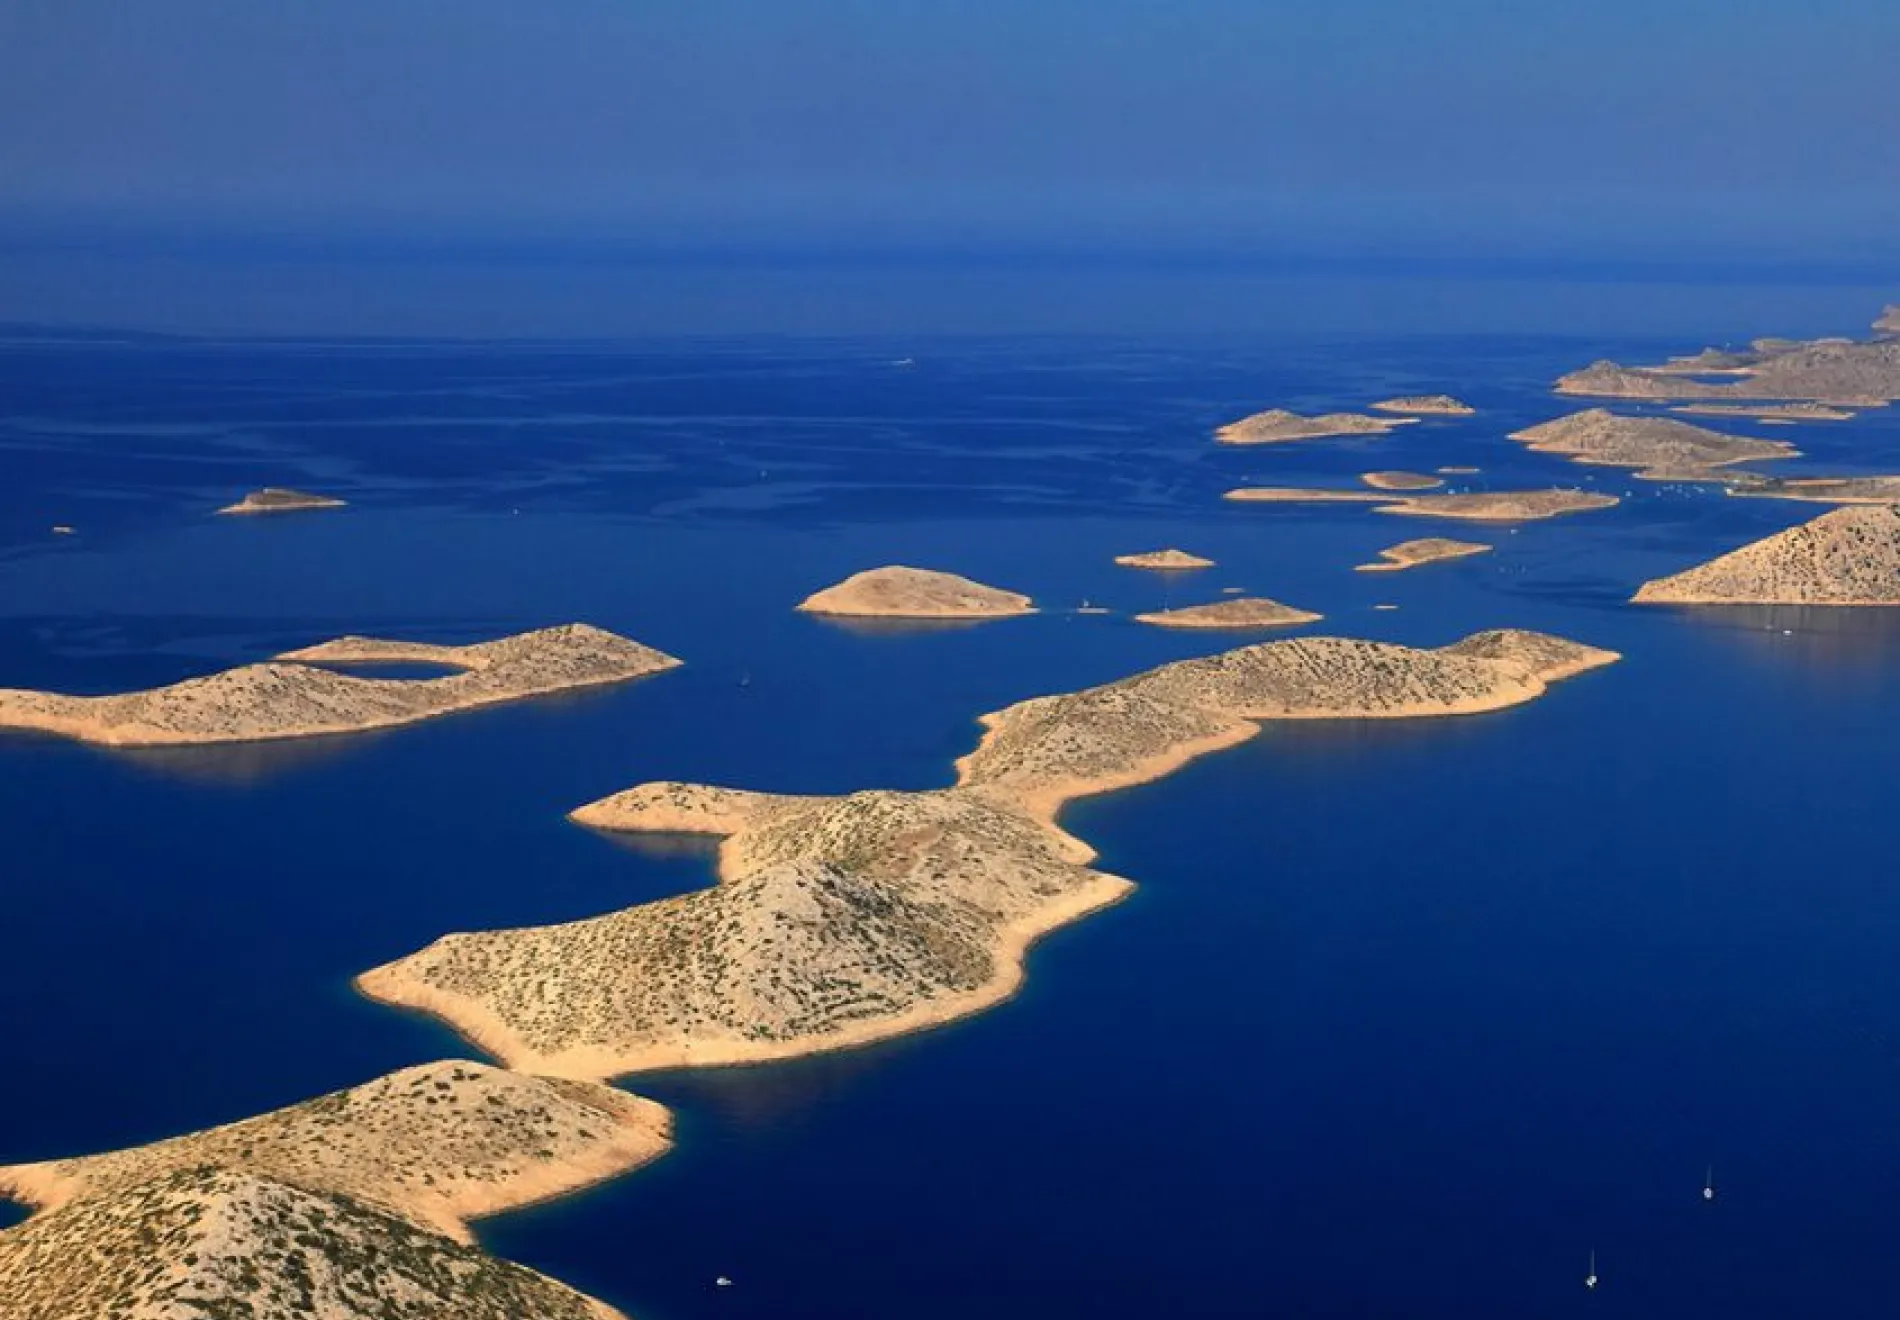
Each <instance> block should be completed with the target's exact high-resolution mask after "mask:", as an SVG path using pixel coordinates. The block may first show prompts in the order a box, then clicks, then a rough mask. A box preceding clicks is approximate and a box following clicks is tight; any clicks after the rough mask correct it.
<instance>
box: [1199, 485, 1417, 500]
mask: <svg viewBox="0 0 1900 1320" xmlns="http://www.w3.org/2000/svg"><path fill="white" fill-rule="evenodd" d="M1221 498H1222V499H1224V500H1231V501H1233V502H1234V503H1236V504H1390V503H1392V502H1393V501H1394V500H1395V499H1399V498H1403V497H1401V496H1393V495H1375V494H1373V493H1372V492H1371V491H1365V490H1330V489H1327V488H1326V487H1322V486H1241V487H1239V488H1238V489H1235V490H1230V491H1227V492H1226V493H1225V494H1223V495H1222V496H1221Z"/></svg>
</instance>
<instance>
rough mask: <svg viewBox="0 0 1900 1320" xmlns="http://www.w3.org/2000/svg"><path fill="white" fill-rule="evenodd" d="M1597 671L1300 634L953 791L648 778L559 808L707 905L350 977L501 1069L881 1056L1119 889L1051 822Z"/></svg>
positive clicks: (1113, 711)
mask: <svg viewBox="0 0 1900 1320" xmlns="http://www.w3.org/2000/svg"><path fill="white" fill-rule="evenodd" d="M1616 658H1617V657H1616V656H1615V654H1614V653H1612V652H1608V651H1602V650H1598V649H1596V648H1594V647H1589V646H1583V645H1579V644H1577V643H1574V642H1568V641H1565V640H1563V639H1561V638H1556V637H1549V636H1545V635H1542V634H1538V633H1528V632H1515V631H1505V632H1493V633H1480V634H1477V635H1476V636H1473V637H1468V638H1466V639H1465V640H1464V641H1462V642H1458V643H1455V644H1453V645H1450V646H1445V647H1440V648H1438V649H1436V650H1418V649H1413V648H1409V647H1404V646H1395V645H1391V644H1387V643H1381V642H1367V641H1355V640H1351V639H1347V638H1339V637H1312V638H1302V639H1297V640H1291V641H1281V642H1271V643H1262V644H1259V645H1255V646H1248V647H1242V648H1240V649H1238V650H1233V651H1227V652H1225V653H1221V654H1217V655H1212V656H1208V657H1205V658H1202V659H1194V660H1183V661H1178V662H1176V663H1173V664H1168V665H1163V666H1162V667H1160V668H1158V669H1153V670H1149V671H1148V672H1146V673H1142V674H1137V675H1135V676H1134V677H1132V678H1127V679H1123V680H1120V681H1118V682H1114V683H1109V684H1105V685H1103V686H1101V687H1095V688H1088V689H1085V690H1083V691H1080V692H1070V693H1064V694H1060V695H1056V696H1049V697H1039V698H1035V699H1033V700H1030V701H1024V702H1020V703H1018V704H1017V705H1014V706H1011V707H1009V708H1007V709H1005V710H1002V711H999V712H997V713H995V714H993V715H988V716H985V717H984V718H983V721H982V724H983V726H984V729H985V733H984V736H983V739H982V741H981V743H980V744H979V745H978V747H977V748H976V750H975V751H973V752H971V753H970V754H969V755H968V756H965V757H964V758H963V759H962V760H961V761H959V762H958V763H957V779H956V784H955V786H953V787H951V788H947V789H940V790H934V791H925V792H897V791H870V792H862V793H853V794H850V795H847V796H844V797H791V796H783V795H778V794H769V793H753V792H745V791H740V790H735V789H729V788H720V787H712V786H707V785H696V784H679V783H657V784H645V785H641V786H640V787H637V788H632V789H628V790H627V791H625V792H622V793H616V794H614V795H613V796H611V797H607V798H603V799H601V800H600V801H598V802H594V803H591V804H589V805H588V806H584V807H581V808H580V809H578V810H577V811H575V812H574V819H575V820H576V821H577V822H579V823H580V824H583V825H587V826H590V827H593V828H596V829H602V830H626V831H659V832H666V833H680V832H684V833H693V834H707V835H716V836H721V837H723V838H724V842H723V843H722V844H721V846H720V851H719V864H718V876H719V883H718V884H716V885H714V886H713V887H711V888H708V889H702V890H698V891H695V892H693V893H688V894H683V895H680V896H679V897H676V898H667V899H661V900H659V901H657V902H652V903H644V904H640V905H639V906H636V907H630V908H626V909H624V910H622V911H619V912H614V913H610V914H608V915H606V916H601V917H594V918H589V919H586V920H582V921H574V922H568V923H565V924H562V925H555V926H537V927H527V928H523V929H517V930H499V931H487V932H479V933H471V934H459V935H449V936H445V937H443V938H442V939H440V940H437V941H436V942H435V943H434V944H431V945H430V946H429V947H427V948H426V949H423V950H421V951H420V952H418V953H415V954H412V955H410V956H409V957H406V958H402V959H399V960H398V961H396V962H393V963H389V964H387V965H385V966H382V967H379V968H376V969H375V970H373V971H370V972H366V973H365V974H364V975H363V976H361V977H360V978H359V979H358V985H359V987H360V988H361V989H362V990H363V992H364V993H366V994H368V995H369V996H371V997H372V998H375V999H379V1000H382V1001H384V1002H386V1003H391V1004H396V1005H401V1006H404V1007H408V1008H414V1009H419V1010H421V1011H424V1012H427V1013H431V1014H434V1015H435V1016H437V1017H439V1018H441V1019H442V1020H444V1021H445V1022H447V1023H449V1024H450V1025H451V1026H453V1027H454V1028H456V1029H457V1030H458V1031H460V1032H461V1033H462V1034H463V1035H465V1036H467V1037H468V1038H469V1039H470V1040H473V1041H475V1042H476V1043H478V1044H479V1045H481V1046H482V1048H484V1049H486V1050H488V1051H489V1052H491V1053H493V1054H495V1055H496V1056H498V1057H499V1058H501V1059H503V1060H505V1061H506V1062H507V1063H508V1064H509V1066H511V1067H515V1068H520V1069H523V1070H526V1071H530V1072H534V1073H539V1074H544V1075H549V1076H560V1077H574V1078H584V1079H591V1080H599V1079H604V1078H609V1077H615V1076H620V1075H623V1074H628V1073H634V1072H640V1071H644V1070H648V1069H656V1068H672V1067H690V1066H702V1065H709V1064H736V1063H758V1062H763V1061H766V1060H771V1059H784V1058H791V1057H795V1056H798V1055H804V1054H810V1053H814V1052H817V1051H823V1050H833V1049H841V1048H845V1047H848V1046H853V1045H860V1044H864V1043H867V1042H870V1041H875V1040H882V1039H886V1038H888V1037H891V1036H895V1035H899V1034H902V1033H905V1032H911V1031H917V1030H920V1029H922V1028H926V1027H930V1026H934V1025H936V1024H938V1023H942V1022H947V1021H950V1020H952V1019H954V1018H959V1017H963V1016H965V1015H967V1014H970V1013H974V1012H976V1011H978V1010H980V1009H982V1008H984V1007H986V1006H988V1005H991V1004H994V1003H996V1002H997V1001H999V1000H1001V999H1003V998H1005V997H1007V996H1008V995H1009V994H1011V993H1012V992H1013V991H1014V990H1015V988H1016V986H1017V985H1018V983H1019V982H1020V981H1021V979H1022V974H1023V958H1024V954H1025V951H1026V950H1027V948H1028V947H1029V945H1030V944H1031V943H1032V942H1033V941H1034V940H1035V939H1037V938H1038V937H1039V936H1041V935H1042V934H1044V933H1046V932H1047V931H1049V930H1052V929H1054V928H1055V927H1057V926H1061V925H1064V924H1066V923H1068V922H1071V921H1075V920H1077V919H1078V918H1080V917H1082V916H1084V915H1086V914H1087V913H1089V912H1092V911H1094V910H1096V909H1097V908H1100V907H1102V906H1104V905H1106V904H1109V903H1113V902H1114V901H1116V900H1117V899H1118V898H1120V897H1122V896H1123V895H1124V894H1126V893H1127V892H1128V890H1129V889H1130V887H1131V886H1130V884H1129V882H1128V881H1126V880H1124V879H1122V878H1120V877H1118V876H1115V875H1111V874H1108V873H1106V872H1102V871H1097V870H1093V869H1091V868H1090V867H1089V866H1088V864H1087V863H1088V862H1089V861H1090V859H1091V858H1092V857H1093V855H1094V854H1093V852H1092V850H1091V849H1090V848H1089V847H1088V845H1087V844H1085V843H1083V842H1082V841H1081V840H1080V839H1077V838H1075V837H1074V836H1072V835H1070V834H1068V833H1067V832H1066V831H1064V830H1063V829H1061V828H1060V827H1059V826H1058V825H1057V824H1056V816H1057V813H1058V812H1060V811H1061V809H1062V808H1063V806H1064V805H1065V804H1066V803H1069V802H1071V801H1073V800H1075V799H1077V798H1080V797H1086V796H1090V795H1092V794H1097V793H1105V792H1109V791H1112V790H1114V789H1118V788H1126V787H1129V786H1130V785H1134V784H1139V783H1143V782H1145V781H1147V780H1150V779H1155V778H1158V777H1160V776H1162V775H1165V774H1168V773H1170V772H1171V771H1173V770H1175V769H1176V768H1178V767H1180V766H1182V765H1184V764H1186V763H1187V762H1189V761H1191V760H1193V759H1195V758H1196V757H1199V756H1203V755H1206V754H1207V753H1210V752H1214V751H1218V750H1220V749H1221V748H1225V747H1231V746H1233V745H1235V744H1236V743H1240V742H1244V741H1246V740H1247V739H1249V738H1251V737H1253V736H1254V734H1255V733H1257V732H1258V731H1259V730H1260V727H1261V726H1262V725H1263V724H1265V723H1269V722H1271V721H1274V720H1283V719H1298V720H1309V719H1409V718H1429V717H1435V716H1447V715H1464V714H1473V713H1476V712H1479V711H1490V710H1498V709H1502V708H1504V707H1508V706H1513V705H1517V704H1519V703H1521V702H1525V701H1530V700H1533V699H1535V698H1536V697H1538V696H1540V695H1542V694H1543V692H1544V691H1545V690H1546V688H1547V686H1548V685H1549V684H1551V683H1554V682H1557V681H1559V680H1561V679H1565V678H1569V677H1570V676H1572V675H1574V674H1579V673H1582V672H1584V671H1585V670H1588V669H1594V668H1596V667H1597V666H1599V665H1605V664H1609V663H1610V662H1612V661H1613V660H1615V659H1616Z"/></svg>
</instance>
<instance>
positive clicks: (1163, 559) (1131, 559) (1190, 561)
mask: <svg viewBox="0 0 1900 1320" xmlns="http://www.w3.org/2000/svg"><path fill="white" fill-rule="evenodd" d="M1115 562H1116V563H1118V564H1120V565H1121V566H1122V567H1123V568H1153V569H1161V570H1164V571H1170V572H1178V571H1181V570H1183V569H1190V568H1212V567H1214V561H1213V560H1211V559H1203V558H1201V557H1200V556H1199V555H1191V554H1189V553H1188V552H1187V551H1185V550H1148V551H1144V552H1143V553H1141V554H1138V555H1116V556H1115Z"/></svg>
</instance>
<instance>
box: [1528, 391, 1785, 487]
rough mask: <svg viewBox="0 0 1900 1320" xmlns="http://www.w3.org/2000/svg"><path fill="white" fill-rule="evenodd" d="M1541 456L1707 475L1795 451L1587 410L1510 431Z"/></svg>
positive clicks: (1669, 421)
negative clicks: (1555, 456)
mask: <svg viewBox="0 0 1900 1320" xmlns="http://www.w3.org/2000/svg"><path fill="white" fill-rule="evenodd" d="M1511 439H1513V440H1519V441H1522V442H1523V443H1524V444H1526V445H1528V446H1530V448H1531V449H1533V450H1534V451H1536V452H1537V453H1540V454H1562V455H1564V456H1565V457H1567V458H1570V459H1572V460H1573V461H1575V462H1578V463H1591V464H1597V465H1600V466H1608V467H1630V468H1640V469H1642V470H1641V471H1639V472H1638V473H1637V475H1638V476H1644V477H1646V476H1650V475H1651V474H1654V473H1662V474H1666V475H1670V476H1678V477H1679V475H1680V474H1683V473H1706V472H1707V471H1708V470H1709V469H1711V468H1718V467H1726V466H1728V465H1729V464H1732V463H1752V462H1761V461H1764V460H1768V459H1779V458H1795V457H1798V456H1799V454H1800V452H1801V451H1800V450H1798V449H1796V448H1795V447H1794V446H1793V445H1789V444H1783V443H1782V442H1781V441H1779V440H1755V439H1751V438H1750V437H1747V436H1739V435H1725V434H1723V433H1722V432H1720V431H1711V430H1708V429H1707V428H1705V427H1701V426H1692V425H1691V424H1689V423H1688V422H1679V421H1676V420H1675V419H1673V418H1669V417H1625V416H1622V415H1620V414H1618V413H1613V412H1611V411H1609V410H1608V409H1607V408H1590V409H1586V410H1585V411H1583V412H1578V413H1571V414H1570V415H1569V416H1568V417H1559V418H1558V419H1556V420H1555V421H1551V422H1545V423H1543V424H1542V425H1539V426H1532V427H1528V428H1526V429H1525V430H1522V431H1513V432H1511Z"/></svg>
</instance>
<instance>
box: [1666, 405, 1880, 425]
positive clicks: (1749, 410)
mask: <svg viewBox="0 0 1900 1320" xmlns="http://www.w3.org/2000/svg"><path fill="white" fill-rule="evenodd" d="M1669 411H1670V412H1677V413H1683V414H1686V415H1688V416H1691V417H1752V418H1754V419H1755V420H1756V421H1758V422H1845V421H1849V420H1851V419H1852V418H1853V416H1854V414H1853V413H1851V412H1849V411H1848V410H1847V409H1845V408H1835V407H1831V406H1829V405H1828V404H1825V403H1754V404H1749V403H1686V404H1683V405H1682V406H1681V407H1679V408H1671V409H1670V410H1669Z"/></svg>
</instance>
